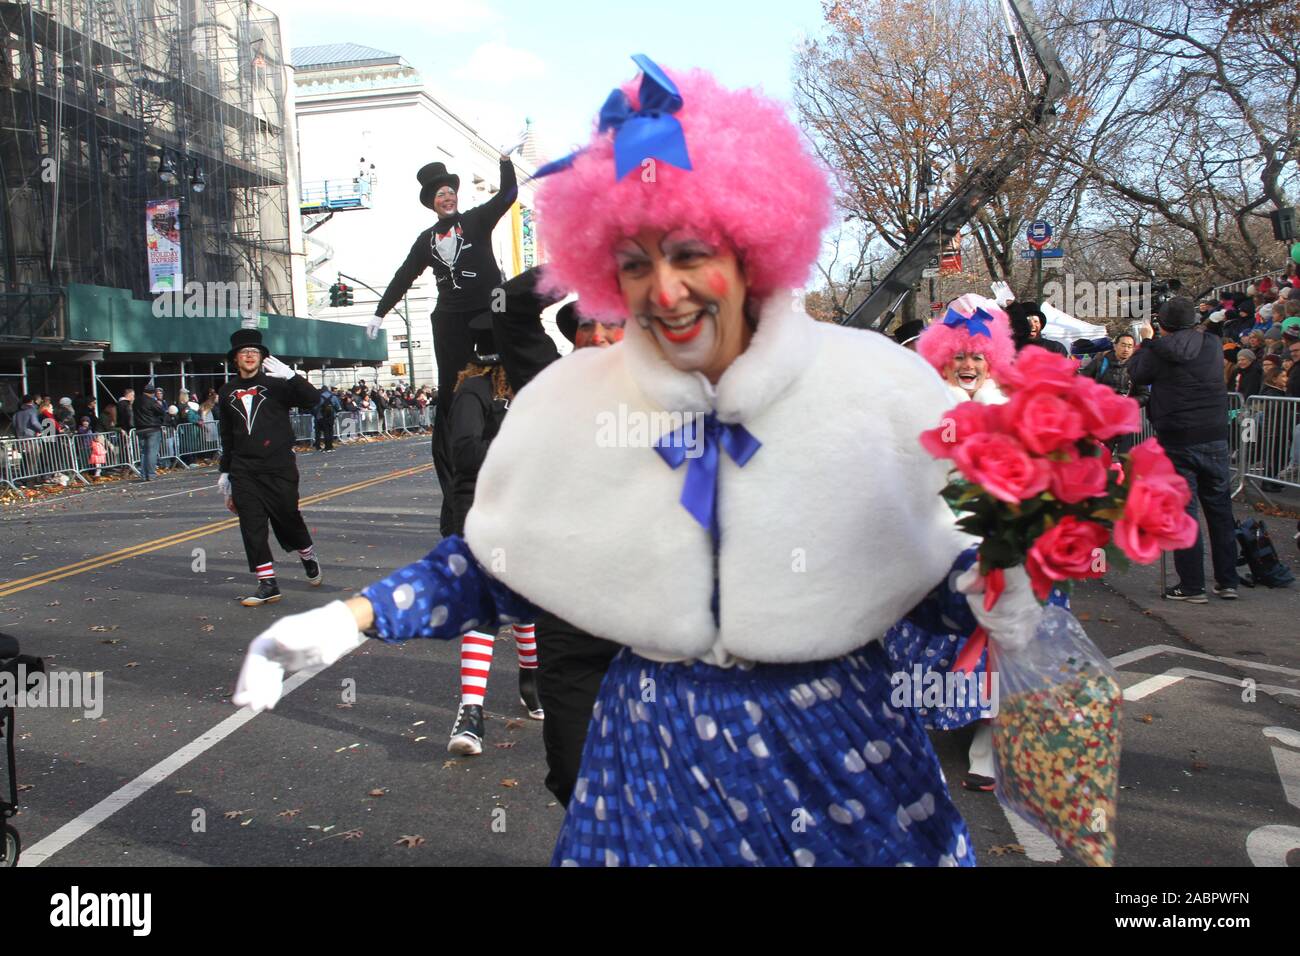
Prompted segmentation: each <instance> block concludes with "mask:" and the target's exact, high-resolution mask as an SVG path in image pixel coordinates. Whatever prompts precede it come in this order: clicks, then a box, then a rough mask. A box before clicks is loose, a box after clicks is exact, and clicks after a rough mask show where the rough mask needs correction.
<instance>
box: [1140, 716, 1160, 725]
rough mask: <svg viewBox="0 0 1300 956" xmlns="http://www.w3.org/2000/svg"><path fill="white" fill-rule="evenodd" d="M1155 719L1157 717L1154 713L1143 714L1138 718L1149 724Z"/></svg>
mask: <svg viewBox="0 0 1300 956" xmlns="http://www.w3.org/2000/svg"><path fill="white" fill-rule="evenodd" d="M1155 719H1156V718H1155V716H1154V715H1152V714H1143V715H1142V716H1141V717H1139V718H1138V720H1140V721H1142V723H1144V724H1149V723H1151V721H1153V720H1155Z"/></svg>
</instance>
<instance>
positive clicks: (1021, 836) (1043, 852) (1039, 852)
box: [18, 803, 1061, 863]
mask: <svg viewBox="0 0 1300 956" xmlns="http://www.w3.org/2000/svg"><path fill="white" fill-rule="evenodd" d="M998 806H999V807H1002V814H1003V815H1004V816H1005V817H1006V818H1007V822H1008V823H1010V824H1011V829H1012V830H1014V831H1015V833H1016V842H1017V843H1019V844H1020V845H1021V846H1023V847H1024V848H1025V856H1027V857H1029V859H1031V860H1033V861H1034V862H1035V863H1058V862H1060V860H1061V850H1060V848H1059V847H1058V846H1057V845H1056V844H1055V843H1053V842H1052V838H1051V837H1049V836H1046V835H1044V834H1042V833H1040V832H1039V831H1038V830H1037V829H1036V828H1035V827H1034V825H1033V824H1032V823H1030V822H1029V821H1028V820H1023V819H1021V817H1020V814H1018V813H1016V811H1014V810H1011V809H1008V808H1007V807H1005V806H1003V805H1002V803H998ZM18 859H19V860H22V857H19V858H18Z"/></svg>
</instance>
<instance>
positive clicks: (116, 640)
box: [99, 637, 122, 644]
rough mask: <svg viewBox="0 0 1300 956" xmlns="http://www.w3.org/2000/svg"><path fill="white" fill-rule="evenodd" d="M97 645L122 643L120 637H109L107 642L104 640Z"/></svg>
mask: <svg viewBox="0 0 1300 956" xmlns="http://www.w3.org/2000/svg"><path fill="white" fill-rule="evenodd" d="M99 643H101V644H121V643H122V639H121V638H120V637H110V638H109V639H108V640H106V641H100V642H99Z"/></svg>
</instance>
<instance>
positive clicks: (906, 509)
mask: <svg viewBox="0 0 1300 956" xmlns="http://www.w3.org/2000/svg"><path fill="white" fill-rule="evenodd" d="M792 301H793V300H792V297H790V296H788V295H785V294H780V293H778V294H776V295H773V296H772V297H771V299H769V300H768V304H767V305H766V306H765V307H764V309H763V311H762V314H761V316H760V319H759V324H758V329H757V331H756V332H755V334H754V337H753V339H752V341H751V343H750V345H749V348H748V349H747V350H746V351H745V352H744V353H743V354H742V355H740V356H739V357H738V358H737V359H736V361H735V362H734V363H733V364H732V365H731V367H730V368H728V369H727V371H726V372H725V373H724V374H723V376H722V378H721V379H720V380H719V381H718V383H717V388H716V392H715V391H714V389H713V388H712V387H711V386H710V385H709V383H708V381H707V380H706V379H705V378H704V377H703V376H702V375H699V374H697V373H689V372H681V371H678V370H676V369H674V368H673V367H672V366H670V365H669V364H668V362H667V361H666V360H665V359H664V357H663V355H662V353H661V352H660V351H659V348H658V346H657V345H656V344H655V341H654V339H653V337H652V336H651V334H650V333H649V332H647V331H645V330H643V329H641V328H639V327H638V326H637V325H636V324H635V323H629V324H628V329H627V332H626V337H625V339H624V341H623V343H622V344H621V345H617V346H614V347H612V348H608V349H589V350H582V351H579V352H577V353H574V354H573V355H571V356H569V357H568V358H565V359H563V360H561V361H558V362H555V363H553V364H552V365H551V366H549V367H548V368H547V369H546V370H545V371H544V372H542V374H540V375H539V376H538V377H537V378H536V379H535V380H534V381H533V382H532V383H530V384H529V385H528V387H527V388H525V389H524V390H523V391H521V392H520V394H519V396H518V397H517V399H516V400H515V402H514V403H513V404H512V406H511V410H510V413H509V414H508V415H507V416H506V418H505V422H504V424H503V426H502V429H501V432H500V434H499V435H498V436H497V438H496V440H495V441H494V442H493V444H492V447H491V449H490V451H489V452H488V456H487V459H486V461H485V462H484V465H483V468H482V470H481V471H480V473H479V479H478V486H477V491H476V495H475V501H474V506H473V508H472V509H471V510H470V512H469V515H468V518H467V520H466V524H465V530H466V534H465V537H466V539H467V541H468V543H469V546H470V548H471V550H472V551H473V552H474V555H475V557H476V558H477V559H478V560H479V562H480V563H481V564H483V566H484V567H485V568H486V569H487V570H488V571H489V572H490V573H492V574H494V575H495V576H496V577H498V578H499V579H500V580H502V581H503V582H504V583H505V584H507V585H508V586H509V587H511V588H513V589H514V590H515V591H517V592H518V593H519V594H522V595H523V596H524V597H526V598H528V599H529V600H530V601H532V602H533V603H534V604H536V605H537V606H539V607H542V608H545V609H546V610H548V611H550V612H551V613H553V614H556V615H558V616H559V617H561V618H564V619H565V620H567V621H569V622H571V623H573V624H575V625H577V626H578V627H580V628H583V629H585V630H587V631H589V632H590V633H592V634H595V635H598V636H601V637H606V638H609V639H610V640H612V641H615V642H617V643H620V644H624V645H627V646H629V647H632V648H634V649H636V650H637V652H638V653H641V654H642V655H644V656H648V657H652V658H655V659H659V660H685V659H703V660H708V661H712V662H715V663H726V662H729V661H730V660H731V659H732V658H740V659H744V660H750V661H770V662H790V661H809V660H822V659H827V658H833V657H838V656H841V655H843V654H845V653H847V652H849V651H850V650H853V649H854V648H857V647H860V646H861V645H863V644H865V643H867V642H869V641H872V640H877V639H879V638H880V637H881V636H882V635H883V633H884V632H885V631H886V630H887V629H888V628H889V627H890V626H891V625H892V624H894V623H895V622H896V621H898V620H899V619H900V618H901V617H902V616H903V615H904V614H905V613H907V611H909V610H910V609H911V608H912V607H913V606H915V605H916V603H917V602H918V601H919V600H920V599H921V598H922V597H923V596H924V595H925V594H926V593H927V592H928V591H929V590H930V589H931V588H933V587H934V586H935V585H936V584H938V583H939V582H940V581H941V580H942V579H943V578H944V576H945V575H946V573H947V572H948V570H949V568H950V566H951V564H952V561H953V559H954V558H955V557H956V555H957V554H958V553H959V552H960V551H961V549H962V547H963V546H964V545H965V543H966V541H967V539H966V537H965V536H964V535H962V534H961V533H960V532H958V531H957V529H956V527H955V524H954V518H953V515H952V513H951V511H950V509H949V508H948V506H947V505H946V504H945V503H944V501H943V500H942V499H941V498H940V497H939V491H940V489H941V488H942V487H943V486H944V484H945V481H946V475H947V464H946V463H944V462H941V461H937V460H935V459H933V458H931V456H930V455H929V454H927V453H926V452H925V451H924V450H923V449H922V448H921V446H920V444H919V443H918V440H917V437H918V436H919V435H920V433H921V432H922V431H924V430H925V429H928V428H933V427H935V426H937V425H938V424H939V420H940V419H941V417H942V415H943V412H944V411H945V410H946V409H948V408H950V407H952V405H953V404H954V401H953V397H952V396H951V395H950V393H949V392H948V389H947V388H946V387H945V386H944V383H943V381H942V380H941V379H939V377H938V376H936V375H935V374H934V371H933V369H931V368H930V366H929V365H927V364H926V362H925V361H924V360H923V359H922V358H920V356H918V355H915V354H913V353H912V352H909V351H907V350H905V349H900V348H898V347H897V346H896V345H895V344H894V343H892V342H890V341H889V340H888V339H886V338H885V337H884V336H881V335H878V334H876V333H873V332H863V331H858V330H854V329H847V328H842V327H839V326H835V325H828V324H824V323H819V322H814V321H813V320H812V319H811V318H809V317H808V316H807V315H806V314H805V313H804V312H803V311H802V310H796V309H795V308H794V307H792V305H791V302H792ZM710 411H716V413H717V416H718V419H719V420H720V421H722V422H726V423H741V424H743V425H744V426H745V427H746V428H747V429H748V430H749V432H750V433H751V434H752V435H753V436H754V437H755V438H757V439H758V440H759V441H760V442H761V443H762V447H761V448H760V449H759V450H758V452H757V453H756V454H755V455H754V456H753V458H752V459H750V461H749V463H748V464H747V465H746V466H745V467H743V468H740V467H738V466H737V465H736V464H735V463H734V462H733V461H732V460H731V459H730V458H729V457H727V455H726V453H725V452H724V453H722V456H721V464H720V467H719V481H718V514H719V522H720V525H721V544H720V549H719V555H718V577H719V594H720V606H719V617H720V622H721V625H720V627H719V626H715V625H714V619H713V614H712V612H711V610H710V597H711V594H712V589H713V576H714V567H713V552H712V546H711V542H710V538H709V532H708V530H707V529H705V528H703V527H701V526H700V525H699V524H698V523H697V522H696V521H695V519H694V518H693V517H691V515H690V514H689V513H688V512H687V511H686V509H685V508H683V507H682V505H681V504H680V503H679V498H680V496H681V493H682V484H683V482H684V480H685V477H686V475H685V471H686V468H687V467H689V465H690V459H688V461H687V463H686V464H684V465H683V466H681V467H679V468H677V469H675V470H674V469H670V468H669V467H668V466H667V465H666V464H665V463H664V461H663V460H662V459H661V458H660V457H659V455H658V454H657V453H656V452H655V450H654V448H653V447H651V444H652V441H653V440H654V439H657V438H658V437H659V436H660V435H663V434H670V433H671V432H673V431H674V430H675V429H676V428H678V427H679V426H680V425H681V416H680V415H678V416H670V415H666V414H664V413H665V412H677V413H687V414H689V413H708V412H710Z"/></svg>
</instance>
